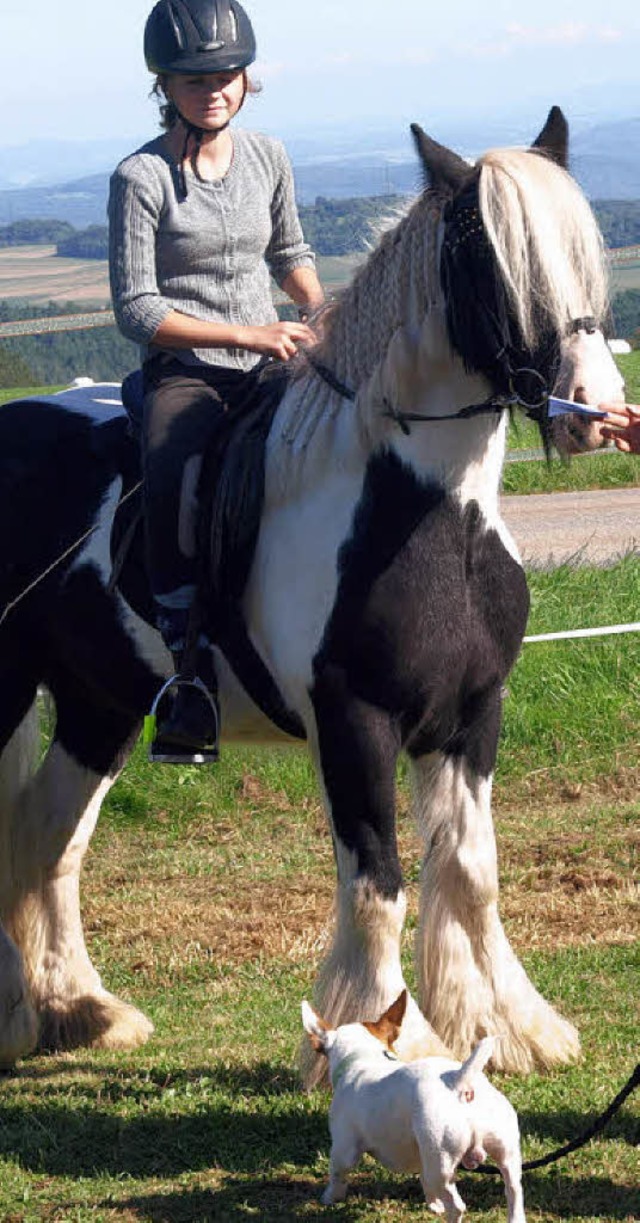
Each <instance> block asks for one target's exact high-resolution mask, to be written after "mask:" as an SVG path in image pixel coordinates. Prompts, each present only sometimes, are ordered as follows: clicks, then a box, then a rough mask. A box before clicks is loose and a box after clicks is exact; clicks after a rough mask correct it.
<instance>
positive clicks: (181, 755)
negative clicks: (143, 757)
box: [142, 675, 220, 764]
mask: <svg viewBox="0 0 640 1223" xmlns="http://www.w3.org/2000/svg"><path fill="white" fill-rule="evenodd" d="M173 687H177V688H179V687H183V688H197V689H198V691H199V692H200V693H201V694H202V696H204V697H205V699H206V700H207V701H208V703H209V706H210V709H211V712H212V714H213V720H214V723H215V728H216V731H215V744H214V746H213V747H211V748H202V749H198V750H197V751H189V748H186V747H185V749H184V750H183V751H180V749H179V747H178V746H177V745H176V747H175V748H171V749H168V748H165V747H163V746H162V745H161V744H158V746H157V747H156V732H157V720H158V719H157V713H158V706H159V705H160V702H161V701H162V699H163V697H165V696H166V694H167V692H169V691H170V689H171V688H173ZM219 736H220V716H219V713H218V706H217V703H216V701H215V700H214V698H213V696H212V695H211V693H210V691H209V689H208V688H207V685H206V684H205V683H204V682H203V681H202V680H201V679H200V677H199V676H198V675H194V677H193V679H185V677H184V676H183V675H171V676H170V677H169V679H168V680H166V682H165V683H164V684H163V685H162V687H161V689H160V691H159V692H158V694H157V696H156V697H155V700H154V702H153V704H152V706H151V709H150V711H149V713H148V714H147V715H146V717H145V719H144V724H143V730H142V742H143V743H144V745H145V747H146V748H147V759H148V760H149V762H150V763H151V764H215V763H216V761H217V760H218V759H219V752H218V742H219Z"/></svg>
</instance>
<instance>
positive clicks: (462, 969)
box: [413, 752, 579, 1073]
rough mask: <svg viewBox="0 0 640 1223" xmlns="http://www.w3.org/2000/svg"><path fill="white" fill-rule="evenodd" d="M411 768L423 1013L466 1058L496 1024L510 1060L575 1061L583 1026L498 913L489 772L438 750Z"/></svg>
mask: <svg viewBox="0 0 640 1223" xmlns="http://www.w3.org/2000/svg"><path fill="white" fill-rule="evenodd" d="M413 770H414V782H415V799H416V807H417V813H418V817H419V822H420V825H421V828H422V831H423V835H424V839H425V848H426V854H425V861H424V866H423V873H422V887H421V902H420V910H421V911H420V927H419V932H418V937H417V947H416V951H417V961H418V976H419V980H420V1003H421V1006H422V1008H423V1010H424V1012H425V1014H426V1015H427V1017H428V1019H429V1020H430V1021H431V1023H432V1024H433V1026H434V1028H435V1029H436V1031H437V1032H438V1034H439V1035H440V1036H441V1037H442V1039H443V1040H445V1041H446V1042H447V1044H448V1045H449V1046H450V1047H451V1048H452V1049H453V1050H454V1051H455V1052H456V1054H457V1055H458V1056H459V1057H461V1058H462V1057H464V1056H466V1055H467V1054H468V1053H469V1050H470V1049H471V1047H472V1046H473V1045H474V1044H475V1043H476V1042H477V1041H478V1040H479V1039H480V1037H482V1036H485V1035H487V1034H492V1035H493V1034H494V1033H495V1034H496V1035H497V1036H498V1037H499V1038H500V1039H498V1040H497V1041H496V1045H495V1052H494V1054H493V1061H494V1064H495V1065H496V1066H497V1067H500V1068H502V1069H504V1070H508V1071H518V1072H525V1073H526V1072H528V1071H530V1070H532V1069H533V1068H534V1067H537V1068H544V1067H548V1066H551V1065H553V1064H555V1063H558V1062H566V1061H570V1060H571V1059H572V1058H574V1057H575V1056H576V1055H577V1053H578V1050H579V1042H578V1036H577V1033H576V1031H575V1029H574V1028H573V1027H572V1026H571V1024H569V1023H567V1022H566V1020H564V1019H562V1018H561V1017H560V1016H559V1015H557V1013H556V1012H555V1011H554V1010H553V1008H552V1007H551V1006H550V1005H549V1004H548V1003H547V1002H545V1001H544V999H543V998H542V997H541V996H540V994H539V993H538V992H537V991H536V990H535V989H534V987H533V985H532V984H531V982H530V981H529V979H528V977H527V975H526V973H525V971H524V969H523V968H522V966H521V964H520V963H519V961H518V960H517V959H516V956H515V955H514V953H513V951H512V949H511V947H510V945H509V943H508V941H507V938H506V935H505V933H504V930H503V928H502V924H501V922H500V918H499V916H498V904H497V901H498V870H497V855H496V844H495V836H494V831H493V822H492V818H491V774H490V773H489V775H488V776H487V775H485V776H482V775H479V771H478V770H477V769H474V768H473V767H472V765H471V764H470V762H469V759H468V758H465V757H464V756H455V757H454V756H447V755H444V754H442V753H440V752H436V753H433V754H432V755H429V756H423V757H421V758H419V759H417V760H415V761H414V762H413Z"/></svg>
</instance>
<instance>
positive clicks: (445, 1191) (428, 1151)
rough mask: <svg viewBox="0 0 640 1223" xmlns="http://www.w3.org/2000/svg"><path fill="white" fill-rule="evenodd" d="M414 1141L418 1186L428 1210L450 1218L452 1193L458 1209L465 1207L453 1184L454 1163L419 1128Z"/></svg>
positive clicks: (430, 1136)
mask: <svg viewBox="0 0 640 1223" xmlns="http://www.w3.org/2000/svg"><path fill="white" fill-rule="evenodd" d="M415 1139H416V1144H417V1147H418V1152H419V1154H420V1184H421V1185H422V1191H423V1193H424V1196H425V1200H426V1203H427V1206H428V1207H429V1210H432V1211H433V1213H434V1214H436V1215H443V1214H445V1213H446V1214H447V1218H449V1217H450V1215H449V1211H450V1209H451V1201H452V1191H453V1195H454V1197H457V1198H458V1200H459V1203H460V1209H461V1210H464V1209H465V1205H464V1202H463V1201H462V1198H460V1197H459V1194H458V1192H457V1190H456V1188H455V1186H454V1184H453V1177H454V1175H455V1170H456V1161H455V1159H453V1158H452V1157H451V1155H450V1154H448V1153H447V1152H446V1151H444V1150H442V1148H441V1147H440V1146H438V1145H434V1139H433V1135H431V1134H429V1133H428V1132H426V1131H425V1130H424V1129H423V1128H422V1127H421V1126H417V1127H416V1130H415Z"/></svg>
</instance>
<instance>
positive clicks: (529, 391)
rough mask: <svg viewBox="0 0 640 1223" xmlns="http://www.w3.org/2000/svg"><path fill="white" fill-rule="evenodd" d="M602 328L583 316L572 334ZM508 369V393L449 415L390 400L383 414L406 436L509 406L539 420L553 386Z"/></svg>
mask: <svg viewBox="0 0 640 1223" xmlns="http://www.w3.org/2000/svg"><path fill="white" fill-rule="evenodd" d="M597 329H598V324H597V322H596V320H595V318H593V317H592V316H590V315H586V316H585V317H583V318H575V319H572V321H571V323H570V325H569V328H568V332H567V334H568V335H577V333H578V332H579V331H586V332H587V334H588V335H593V334H594V332H595V331H597ZM505 356H506V353H505V352H504V351H502V352H499V353H498V354H497V360H501V359H503V358H504V357H505ZM305 357H306V359H307V361H308V362H309V365H310V366H311V367H312V369H313V370H314V371H315V373H316V374H318V375H319V377H320V378H322V379H323V381H324V382H326V383H327V385H328V386H330V387H331V389H332V390H333V391H336V393H337V394H338V395H341V396H342V398H343V399H349V400H351V401H352V402H353V400H355V398H356V392H355V391H354V390H353V389H352V388H351V387H348V386H345V384H344V382H341V381H340V379H339V378H337V377H336V375H335V374H334V373H333V371H332V370H330V369H329V368H328V366H326V365H324V364H323V362H322V361H318V360H317V358H316V357H314V356H313V355H312V354H311V353H309V352H307V353H305ZM507 370H508V385H509V389H508V391H506V392H505V393H496V394H494V395H491V396H490V397H489V398H488V399H485V400H483V401H482V403H469V404H467V405H466V407H464V408H460V409H459V410H458V411H457V412H452V413H450V414H449V415H445V416H426V415H423V414H422V413H420V412H401V411H400V409H399V408H396V407H394V405H393V404H392V403H391V402H390V400H389V399H387V398H385V399H384V400H383V404H384V407H383V411H382V415H383V416H386V417H387V418H388V419H389V420H392V421H393V422H394V424H396V425H398V427H399V428H400V429H401V430H402V432H403V433H404V434H405V435H407V436H408V435H409V434H410V433H411V428H410V426H411V425H412V424H426V423H428V422H430V421H433V422H434V423H440V424H441V423H442V422H443V421H449V420H470V419H472V418H473V417H474V416H499V415H501V414H502V412H504V411H506V410H507V409H508V408H515V407H520V408H522V409H523V410H524V412H525V415H526V416H528V417H529V418H530V419H531V420H535V421H539V420H540V416H541V414H542V413H544V409H545V408H546V406H547V404H548V401H549V397H550V395H551V392H552V390H553V387H549V385H548V384H547V381H546V379H545V378H544V377H543V376H542V374H541V373H540V372H539V371H538V370H536V369H532V368H529V367H527V366H521V367H520V368H519V369H515V370H512V369H511V368H510V366H507Z"/></svg>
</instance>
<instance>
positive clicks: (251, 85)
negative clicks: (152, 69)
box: [150, 68, 262, 132]
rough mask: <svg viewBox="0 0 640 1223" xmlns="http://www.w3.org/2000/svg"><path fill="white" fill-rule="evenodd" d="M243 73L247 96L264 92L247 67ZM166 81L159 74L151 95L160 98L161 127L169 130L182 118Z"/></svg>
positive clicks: (163, 76)
mask: <svg viewBox="0 0 640 1223" xmlns="http://www.w3.org/2000/svg"><path fill="white" fill-rule="evenodd" d="M243 75H244V89H245V96H246V95H247V94H257V93H261V92H262V85H261V84H260V82H259V81H254V80H253V79H252V78H251V77H250V76H249V73H248V72H247V70H246V68H245V69H244V72H243ZM166 81H167V78H166V76H165V75H164V74H161V75H160V76H157V77H156V79H155V81H154V82H153V87H152V89H151V95H150V96H151V97H155V98H157V99H158V106H159V108H160V127H163V128H164V129H165V131H167V132H168V131H170V130H171V128H172V127H175V125H176V123H177V122H178V121H179V119H180V115H179V113H178V110H177V107H176V106H175V104H174V103H173V102H172V101H171V98H170V97H169V96H168V94H167V90H166Z"/></svg>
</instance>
